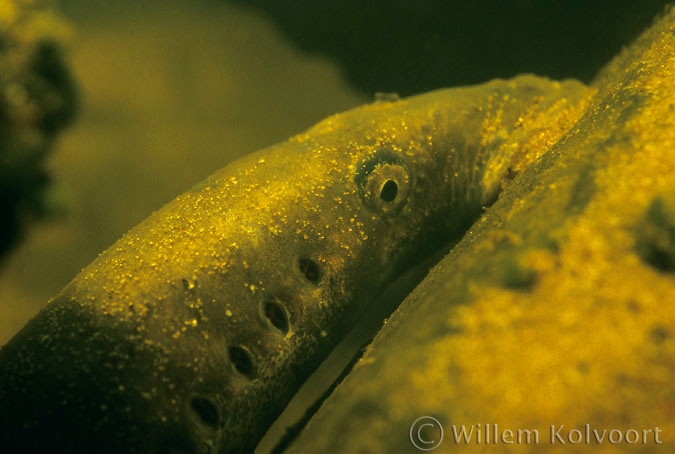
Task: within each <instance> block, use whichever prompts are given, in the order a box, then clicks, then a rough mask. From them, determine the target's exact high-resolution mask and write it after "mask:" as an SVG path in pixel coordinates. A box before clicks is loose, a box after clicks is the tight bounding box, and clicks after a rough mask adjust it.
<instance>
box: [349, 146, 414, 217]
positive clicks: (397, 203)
mask: <svg viewBox="0 0 675 454" xmlns="http://www.w3.org/2000/svg"><path fill="white" fill-rule="evenodd" d="M356 183H357V184H358V185H359V192H360V194H361V198H362V199H363V201H364V203H365V204H366V206H367V207H368V208H369V209H370V210H372V211H375V212H377V213H380V214H382V215H391V214H395V213H396V212H398V211H399V210H400V209H401V208H402V207H403V205H405V203H406V202H407V200H408V196H409V194H410V186H411V182H410V175H409V173H408V168H407V167H406V166H405V164H404V163H403V161H402V160H401V159H400V158H399V157H398V156H397V155H396V154H395V153H393V152H391V151H381V152H378V153H377V154H376V155H375V157H373V158H372V159H370V160H369V161H367V162H366V163H365V164H364V165H363V166H362V167H361V171H360V172H359V173H358V174H357V175H356Z"/></svg>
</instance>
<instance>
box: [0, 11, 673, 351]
mask: <svg viewBox="0 0 675 454" xmlns="http://www.w3.org/2000/svg"><path fill="white" fill-rule="evenodd" d="M285 3H286V2H280V1H279V2H262V1H261V2H258V1H237V2H224V1H212V0H209V1H207V0H204V1H198V2H195V1H187V0H169V1H161V2H160V1H151V0H143V1H135V2H132V1H126V0H125V1H117V2H103V1H84V0H70V1H67V0H64V1H61V2H60V3H58V5H57V7H58V10H59V11H60V12H61V14H62V15H63V16H64V17H65V18H66V20H67V21H68V22H69V23H70V24H71V26H72V36H71V37H70V39H69V40H68V43H67V44H66V47H67V49H68V53H67V62H68V65H69V67H70V68H71V70H72V73H73V76H74V78H75V80H76V82H77V84H78V87H79V108H78V113H77V116H76V119H75V121H74V122H73V124H72V126H71V127H70V128H69V129H68V130H67V131H65V132H64V133H63V134H62V136H61V137H60V138H59V140H58V141H57V143H56V146H55V147H54V149H53V150H52V151H51V154H50V156H49V158H48V161H47V162H46V165H47V168H48V172H49V174H50V175H51V177H52V180H53V186H52V187H51V189H50V192H49V193H48V197H49V199H48V200H49V203H50V205H51V214H50V215H49V216H48V217H47V218H46V219H44V220H43V221H42V222H39V223H35V224H33V225H31V226H30V229H29V231H28V233H27V236H26V238H25V240H24V241H23V242H22V243H21V244H20V245H19V246H18V247H17V248H16V249H15V250H14V251H13V252H12V253H11V254H10V255H9V256H8V257H6V258H5V261H4V264H3V268H2V270H1V271H2V273H1V274H0V345H1V344H4V343H5V342H6V341H7V340H8V339H9V338H10V337H11V336H12V335H13V334H14V333H16V332H17V331H18V330H19V329H20V328H21V326H23V324H24V323H25V322H26V321H27V320H28V319H30V318H31V317H32V316H33V315H34V314H36V313H37V311H38V310H39V309H40V308H41V307H42V306H44V305H45V304H46V302H47V300H48V299H49V298H50V297H51V296H53V295H55V294H56V293H57V292H58V291H59V290H60V289H61V288H62V287H63V286H64V285H65V284H66V283H67V282H68V281H69V280H70V279H71V278H72V277H74V276H75V275H76V274H77V272H78V271H79V270H80V269H81V268H82V267H83V266H85V265H86V264H88V263H89V262H90V261H91V260H93V259H94V258H95V257H96V255H97V254H98V253H99V252H101V251H102V250H104V249H105V248H106V247H108V246H109V245H110V244H112V243H113V242H114V241H115V240H116V239H117V238H119V237H120V236H121V235H122V234H123V233H124V232H126V231H127V230H128V229H129V228H131V227H132V226H134V225H135V224H137V223H138V222H140V221H141V220H143V219H144V218H146V217H147V216H148V215H149V214H150V213H151V212H152V211H154V210H156V209H158V208H159V207H161V206H162V205H163V204H164V203H166V202H168V201H169V200H171V199H173V198H174V197H175V196H176V195H178V194H179V193H181V192H183V191H184V190H186V189H187V188H189V187H191V186H192V185H193V184H195V183H196V182H198V181H200V180H202V179H203V178H204V177H206V176H207V175H209V174H210V173H212V172H213V171H215V170H216V169H219V168H221V167H223V166H224V165H225V164H227V163H228V162H230V161H231V160H234V159H236V158H238V157H240V156H242V155H243V154H246V153H248V152H251V151H255V150H257V149H260V148H263V147H265V146H268V145H270V144H273V143H275V142H279V141H282V140H285V139H286V138H288V137H289V136H291V135H293V134H295V133H297V132H299V131H302V130H304V129H306V128H307V127H309V126H310V125H312V124H314V123H316V122H317V121H318V120H320V119H322V118H324V117H326V116H328V115H330V114H333V113H336V112H339V111H342V110H345V109H347V108H350V107H353V106H356V105H360V104H363V103H366V102H369V101H370V100H371V99H372V98H373V94H374V92H375V91H382V92H397V93H400V94H401V95H408V94H412V93H417V92H421V91H425V90H430V89H433V88H439V87H443V86H454V85H462V84H470V83H479V82H483V81H485V80H488V79H490V78H493V77H510V76H512V75H514V74H518V73H522V72H535V73H537V74H540V75H546V76H550V77H553V78H565V77H577V78H581V79H582V80H584V81H586V82H588V81H590V80H591V79H592V78H593V76H594V74H595V73H596V71H597V70H598V69H599V68H600V67H601V66H603V65H604V64H605V63H606V62H607V61H608V60H609V59H610V58H611V56H613V55H614V54H616V53H617V52H618V51H619V50H620V48H621V47H622V46H623V45H627V44H628V43H630V42H631V41H632V40H633V38H634V37H635V36H636V35H637V34H638V33H639V32H640V31H642V30H643V29H644V28H645V27H646V26H648V25H649V24H650V23H651V21H652V18H653V17H654V16H655V15H656V14H657V13H658V12H659V11H661V10H662V9H663V5H664V4H665V2H628V1H625V2H613V3H611V4H610V3H609V2H600V3H594V4H593V5H590V6H582V3H581V2H572V3H570V2H567V3H565V2H550V3H549V4H548V6H547V7H544V6H541V5H535V2H528V1H515V2H482V3H476V2H473V3H465V4H463V3H459V2H434V1H423V2H403V1H394V2H374V3H370V4H369V5H374V6H367V5H365V4H357V3H356V2H351V1H344V2H332V3H331V4H330V5H331V6H330V7H326V5H325V4H323V3H318V2H305V1H303V2H294V3H293V5H288V4H285ZM576 3H579V4H578V5H576ZM441 4H442V6H439V5H441ZM317 5H320V6H317Z"/></svg>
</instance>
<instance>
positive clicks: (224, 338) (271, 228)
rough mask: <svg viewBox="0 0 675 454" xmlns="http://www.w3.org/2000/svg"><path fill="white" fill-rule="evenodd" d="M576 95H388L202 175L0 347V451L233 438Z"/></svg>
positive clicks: (488, 195)
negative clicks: (195, 184) (400, 96)
mask: <svg viewBox="0 0 675 454" xmlns="http://www.w3.org/2000/svg"><path fill="white" fill-rule="evenodd" d="M588 95H589V89H587V88H586V87H585V86H584V85H582V84H581V83H579V82H576V81H571V80H570V81H564V82H553V81H550V80H547V79H543V78H538V77H535V76H530V75H524V76H519V77H516V78H514V79H511V80H506V81H505V80H494V81H491V82H488V83H486V84H483V85H478V86H473V87H461V88H453V89H445V90H439V91H435V92H431V93H428V94H423V95H419V96H415V97H411V98H408V99H404V100H397V99H395V98H393V97H392V99H391V100H388V101H378V102H375V103H373V104H370V105H367V106H363V107H359V108H356V109H353V110H350V111H348V112H346V113H342V114H338V115H335V116H332V117H330V118H328V119H326V120H324V121H322V122H320V123H319V124H317V125H316V126H314V127H313V128H311V129H309V130H308V131H307V132H305V133H303V134H300V135H297V136H295V137H293V138H291V139H290V140H288V141H287V142H284V143H281V144H279V145H275V146H272V147H270V148H267V149H265V150H262V151H260V152H257V153H254V154H251V155H249V156H247V157H245V158H243V159H241V160H239V161H236V162H233V163H232V164H230V165H228V166H227V167H225V168H224V169H222V170H221V171H219V172H217V173H215V174H213V175H212V176H211V177H209V178H208V179H206V180H205V181H204V182H202V183H201V184H198V185H197V186H196V187H194V188H193V189H192V190H190V191H188V192H186V193H185V194H183V195H181V196H179V197H177V198H176V199H175V200H173V201H172V202H170V203H169V204H167V205H166V206H165V207H163V208H162V209H160V210H159V211H157V212H155V213H154V214H153V215H151V216H150V217H149V218H148V219H147V220H145V221H144V222H142V223H141V224H140V225H138V226H137V227H135V228H134V229H132V230H131V231H130V232H129V233H127V234H126V235H125V236H124V237H122V238H121V239H120V240H119V241H118V242H117V243H115V244H114V245H112V246H111V247H110V248H109V249H108V250H107V251H105V252H103V253H102V254H101V255H100V256H99V257H98V258H97V259H96V260H95V261H94V262H93V263H92V264H90V265H89V266H88V267H87V268H85V269H84V270H83V271H82V272H81V273H80V274H79V275H78V276H76V277H75V278H74V280H73V281H72V282H71V283H70V284H68V285H67V286H66V288H65V289H64V290H63V291H62V292H61V293H60V294H58V295H57V296H56V297H55V298H54V299H53V300H52V301H51V302H50V303H49V304H48V305H47V306H46V308H45V309H43V310H42V312H40V313H39V314H38V315H37V316H36V317H35V318H34V319H33V320H31V321H30V322H29V323H28V324H27V325H26V326H25V327H24V328H23V330H22V331H20V332H19V333H18V334H17V335H16V336H15V337H14V338H13V339H12V340H11V341H10V342H9V343H8V344H7V345H5V346H4V347H3V348H2V349H1V350H0V452H15V451H10V450H15V449H17V447H18V449H20V450H23V451H42V452H49V451H51V450H53V449H54V447H58V448H59V450H61V451H63V452H142V453H166V452H181V453H183V452H186V453H206V452H228V453H230V452H251V451H252V450H253V449H254V447H255V446H256V444H257V442H258V441H259V439H260V438H261V437H262V435H263V434H264V433H265V431H266V430H267V428H268V427H269V425H270V424H271V423H272V422H273V421H274V419H275V418H276V417H277V416H278V415H279V414H280V412H281V411H282V410H283V409H284V407H285V405H286V404H287V402H288V401H289V399H290V398H291V397H292V396H293V394H294V393H295V392H296V391H297V389H298V387H299V386H300V385H301V384H302V382H303V381H304V380H305V379H306V378H307V376H308V375H309V374H311V372H312V371H313V370H314V369H315V367H316V366H317V365H318V364H319V363H320V362H321V361H322V360H323V359H324V358H325V356H326V355H327V353H328V352H329V351H330V349H331V348H332V347H333V346H334V345H335V344H336V343H337V342H338V341H339V340H340V339H341V338H342V337H343V336H344V335H345V333H346V332H347V331H348V330H349V329H350V326H352V324H353V323H354V320H356V319H357V318H358V317H359V315H360V314H361V313H363V311H364V310H365V309H366V308H367V307H368V304H369V302H370V301H371V300H373V299H374V297H375V296H376V295H377V293H378V292H380V291H381V290H382V288H383V287H384V286H385V285H386V284H387V283H388V282H390V281H391V280H392V278H393V277H394V276H395V275H396V274H397V273H399V272H401V271H402V270H405V269H406V268H409V267H410V266H412V265H413V264H414V263H415V262H417V261H418V260H420V259H421V258H423V257H424V256H425V255H426V254H428V253H430V252H431V251H433V250H434V249H436V248H438V247H439V246H441V245H443V244H444V243H446V242H447V241H449V240H452V239H453V238H457V237H458V236H459V235H461V234H462V233H463V232H464V231H466V229H467V228H468V227H469V226H470V225H471V223H472V222H473V221H474V220H475V219H476V218H477V217H478V216H479V215H480V214H481V212H482V210H483V209H484V208H485V207H487V206H489V205H490V204H491V203H492V202H493V201H494V200H495V199H496V197H497V195H498V193H499V190H500V188H501V187H502V185H503V184H507V182H508V180H509V178H513V177H514V174H516V173H517V172H518V171H519V169H522V168H523V167H525V166H527V165H528V164H529V163H531V162H534V161H535V160H536V158H537V156H539V155H541V154H542V153H544V152H545V151H546V149H547V147H548V146H550V144H551V142H555V141H556V140H558V139H560V138H561V137H563V136H564V134H565V132H566V131H567V130H568V129H569V128H570V127H572V125H573V124H574V121H575V118H576V117H577V115H578V114H579V112H581V110H582V109H581V107H580V106H583V105H584V103H585V100H586V99H587V97H588ZM541 137H546V140H542V139H541Z"/></svg>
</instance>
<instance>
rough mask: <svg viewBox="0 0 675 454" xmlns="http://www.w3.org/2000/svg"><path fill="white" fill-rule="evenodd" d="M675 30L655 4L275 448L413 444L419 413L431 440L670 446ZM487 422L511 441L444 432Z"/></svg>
mask: <svg viewBox="0 0 675 454" xmlns="http://www.w3.org/2000/svg"><path fill="white" fill-rule="evenodd" d="M674 31H675V10H673V9H670V10H668V12H667V13H666V14H665V15H664V16H663V17H662V18H661V19H660V20H658V21H657V22H656V24H655V25H654V26H653V27H652V28H651V29H649V30H648V31H647V32H645V33H644V34H643V35H642V36H641V37H640V38H639V39H638V41H637V42H636V43H635V44H634V45H632V46H631V47H630V48H628V49H626V50H624V51H623V52H622V53H621V54H620V55H618V56H617V57H616V58H615V59H614V60H613V61H612V62H610V64H609V65H608V66H607V67H606V68H605V69H604V70H603V71H601V73H600V75H599V76H598V77H597V78H596V81H595V83H594V86H595V87H596V89H597V92H596V94H595V95H594V97H593V98H592V99H591V101H590V103H589V105H588V108H587V110H586V112H585V114H584V115H582V116H581V119H580V120H579V121H578V123H577V124H576V125H575V126H574V127H572V128H571V130H570V131H569V133H568V134H567V135H566V136H564V137H563V138H562V139H561V140H559V141H558V142H557V143H555V144H554V145H553V146H551V148H550V149H549V150H548V152H546V153H545V154H544V155H543V156H542V157H541V158H540V159H539V160H537V161H536V162H534V163H533V164H532V165H531V166H529V167H528V168H526V169H524V170H523V171H522V172H520V173H519V174H518V175H517V176H516V178H515V179H514V180H513V181H512V182H510V184H509V185H508V186H507V187H506V188H505V190H504V191H503V193H502V195H501V196H500V198H499V200H498V201H497V202H496V203H495V204H494V205H493V206H492V207H491V208H490V209H489V210H487V211H486V212H485V214H484V215H483V217H482V218H481V219H480V221H479V222H477V223H476V224H475V225H474V226H473V228H471V229H470V231H469V232H468V233H467V234H466V236H465V237H464V239H463V240H462V241H461V242H460V243H459V244H458V245H457V246H456V247H455V248H454V249H453V250H452V251H451V252H450V253H449V254H448V255H447V256H446V257H445V258H444V259H443V260H442V261H441V262H440V263H439V264H438V265H437V266H436V267H435V268H434V269H433V270H432V272H431V273H430V275H429V276H428V277H427V278H426V279H425V280H424V281H423V282H422V283H421V284H420V285H419V286H418V288H417V289H416V290H415V291H414V292H413V293H412V294H411V295H410V296H409V297H408V298H407V299H406V300H405V302H404V303H403V304H402V305H401V306H400V308H399V309H398V310H397V311H396V312H395V313H394V314H393V315H392V316H391V318H390V319H389V321H388V322H387V323H386V324H385V326H384V328H383V329H382V330H381V332H380V333H379V334H378V336H377V337H376V339H375V341H374V342H373V344H372V345H371V346H370V347H369V349H368V350H367V352H366V354H365V356H364V357H363V358H362V359H361V360H360V361H359V363H358V364H357V365H356V367H355V368H354V370H353V371H352V373H351V374H349V376H348V378H347V379H346V380H345V381H344V382H343V383H342V384H341V385H340V386H339V387H338V389H337V390H336V392H335V393H334V394H333V395H332V396H331V397H330V398H329V399H328V400H327V401H326V402H325V404H324V405H323V407H322V408H321V409H320V410H319V412H318V413H317V415H316V416H315V417H314V418H313V420H312V421H311V422H310V423H309V425H308V426H307V427H305V429H304V430H303V432H302V434H301V436H300V438H299V439H298V440H296V442H295V444H294V445H293V446H292V448H291V449H290V452H329V451H330V452H418V451H417V450H416V449H415V447H414V446H413V445H412V443H411V441H410V433H411V432H410V428H411V424H412V423H413V421H415V420H416V419H417V418H418V417H421V416H425V415H426V416H432V417H434V418H436V420H437V421H438V422H440V424H441V425H442V426H443V428H444V430H445V433H444V440H443V442H442V444H441V445H440V446H439V447H438V449H437V450H436V452H451V451H455V450H457V449H461V450H462V452H483V451H485V452H501V451H506V450H512V449H517V450H519V451H528V450H529V451H531V452H539V451H540V450H542V449H546V450H547V451H553V452H556V451H558V450H560V451H562V450H569V449H570V447H571V446H570V444H571V443H570V439H569V438H567V436H568V434H570V431H572V430H575V429H576V430H579V431H580V433H581V434H582V436H585V433H586V430H587V428H588V430H589V431H590V432H589V433H590V440H589V443H584V440H583V439H582V441H581V442H580V443H579V444H575V445H574V447H572V449H574V450H575V451H576V452H585V451H587V452H615V451H623V450H628V449H630V451H631V452H633V451H635V452H647V451H653V450H655V449H659V450H663V451H664V452H665V451H667V450H668V449H672V448H668V446H669V445H670V446H672V445H673V444H675V418H673V413H674V412H675V410H674V408H675V400H674V398H673V396H675V385H674V382H673V380H672V377H673V374H674V372H675V370H674V364H675V361H674V359H675V340H674V338H673V334H674V333H675V308H673V305H672V295H673V294H674V293H675V274H674V271H675V269H674V266H673V264H674V250H675V247H674V246H673V244H674V243H675V233H674V232H675V180H673V177H672V175H673V174H674V173H675V154H674V153H673V149H674V148H675V116H674V115H673V112H674V108H675V82H674V79H673V72H674V71H675V59H674V58H673V55H675V35H674V33H673V32H674ZM479 424H480V426H478V425H479ZM486 424H489V425H491V426H490V427H491V428H490V429H489V430H490V432H491V434H492V432H493V431H494V429H495V425H498V429H497V430H498V434H501V433H503V432H504V431H505V430H511V431H512V434H513V436H512V437H511V441H512V442H513V444H505V443H504V442H503V441H500V440H497V441H495V440H494V438H493V439H492V440H491V441H492V443H487V444H486V442H485V441H486V440H485V438H483V440H482V443H478V442H477V439H476V436H477V432H474V436H473V439H472V440H471V441H470V442H469V443H467V444H464V443H460V444H459V445H458V442H457V441H456V440H455V437H454V434H453V428H454V429H459V428H460V427H461V426H462V425H463V426H465V427H466V429H467V430H469V429H470V428H471V426H472V425H473V426H474V429H478V428H482V429H483V437H484V436H485V432H486V429H487V426H486ZM561 425H564V427H563V428H562V429H561V430H560V431H559V432H556V433H559V434H560V436H561V437H562V439H563V441H564V442H565V445H563V444H561V443H560V442H559V440H558V439H557V438H555V437H552V436H551V426H554V428H555V430H558V429H559V428H560V426H561ZM657 427H658V429H659V430H660V432H658V433H657V432H656V430H655V429H656V428H657ZM434 429H435V428H433V427H431V426H430V427H428V428H427V429H425V430H426V432H422V435H423V438H425V439H426V441H429V440H437V439H438V435H439V434H438V432H437V431H436V432H434ZM518 430H537V431H538V433H539V439H538V443H536V444H535V443H534V442H533V441H532V440H530V443H529V444H528V443H526V440H525V439H522V440H520V441H521V442H520V443H518V440H517V439H516V435H515V434H516V433H517V431H518ZM593 430H596V431H597V433H598V434H600V435H601V434H602V431H603V430H606V431H607V432H606V435H605V438H604V439H603V441H602V442H598V441H597V438H595V437H594V433H593V432H592V431H593ZM612 430H616V431H619V432H621V433H622V441H621V442H619V443H611V442H610V441H609V439H608V438H607V433H609V432H610V431H612ZM629 431H635V433H636V434H637V435H638V438H637V441H635V442H634V443H631V444H628V443H627V442H626V438H625V435H626V434H628V436H629V438H630V440H633V439H634V436H633V435H634V434H633V432H629ZM413 435H414V433H413ZM553 438H555V439H553ZM617 438H618V435H617V434H614V436H613V440H615V441H616V440H617ZM506 440H509V437H508V434H507V436H506ZM574 440H576V433H574V434H572V441H574ZM552 441H555V443H554V444H552ZM659 441H660V442H662V444H659V443H658V442H659Z"/></svg>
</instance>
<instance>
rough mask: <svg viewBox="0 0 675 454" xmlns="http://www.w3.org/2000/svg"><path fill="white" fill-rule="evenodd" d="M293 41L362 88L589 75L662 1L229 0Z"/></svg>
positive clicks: (415, 88) (410, 89) (405, 90)
mask: <svg viewBox="0 0 675 454" xmlns="http://www.w3.org/2000/svg"><path fill="white" fill-rule="evenodd" d="M232 2H233V3H237V4H244V5H249V6H253V7H255V8H258V9H259V10H261V11H263V12H264V13H265V14H266V15H267V16H268V17H270V18H271V19H272V20H274V21H275V23H276V24H277V25H278V26H279V27H280V28H281V29H282V30H283V31H284V33H285V34H286V35H288V36H289V37H290V38H291V39H292V41H293V42H294V43H295V45H297V46H298V47H300V48H302V49H304V50H306V51H310V52H317V53H321V54H328V55H331V56H332V57H333V58H335V59H337V60H338V62H339V64H340V65H341V66H342V67H343V68H344V71H345V74H346V76H347V77H348V79H349V80H350V81H351V82H352V83H353V84H354V85H356V86H358V87H359V88H361V89H364V90H366V91H368V92H378V91H379V92H397V93H399V94H400V95H409V94H413V93H418V92H423V91H427V90H431V89H434V88H439V87H447V86H454V85H466V84H473V83H478V82H483V81H485V80H489V79H492V78H495V77H511V76H513V75H515V74H520V73H524V72H532V73H535V74H537V75H542V76H548V77H550V78H553V79H562V78H566V77H575V78H578V79H581V80H582V81H584V82H589V81H590V80H591V79H592V78H593V76H594V75H595V74H596V72H597V71H598V70H599V69H600V68H601V67H602V66H603V65H604V64H605V63H606V62H607V61H608V60H609V59H611V58H612V57H613V56H614V55H616V53H617V52H618V51H619V50H620V49H621V48H622V46H625V45H628V44H629V43H631V42H632V41H633V39H634V38H635V37H636V36H637V35H638V34H639V33H640V32H641V31H642V30H644V29H645V28H647V27H648V26H649V25H650V24H651V23H652V20H653V18H654V17H655V16H656V15H657V14H660V13H661V12H662V11H663V9H664V6H665V4H666V3H667V2H665V1H663V0H645V1H636V0H615V1H609V0H601V1H597V2H579V1H577V2H570V1H562V0H554V1H548V2H541V1H539V2H537V1H534V0H516V1H500V0H477V1H472V2H466V1H464V2H459V1H456V0H418V1H409V0H374V1H370V2H364V1H362V0H336V1H331V2H316V1H312V0H298V1H293V2H288V1H284V0H232Z"/></svg>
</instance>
